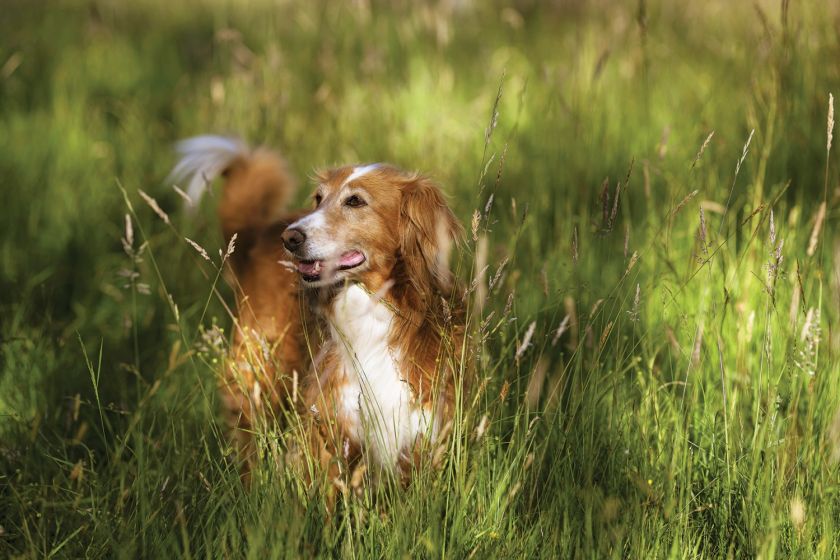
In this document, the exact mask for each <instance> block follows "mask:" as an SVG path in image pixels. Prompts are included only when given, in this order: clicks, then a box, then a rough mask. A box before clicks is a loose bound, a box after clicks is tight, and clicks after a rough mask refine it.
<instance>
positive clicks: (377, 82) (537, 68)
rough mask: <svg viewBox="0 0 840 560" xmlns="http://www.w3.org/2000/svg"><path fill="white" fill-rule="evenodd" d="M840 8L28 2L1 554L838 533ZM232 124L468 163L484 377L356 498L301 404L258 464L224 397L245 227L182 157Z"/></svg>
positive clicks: (747, 551)
mask: <svg viewBox="0 0 840 560" xmlns="http://www.w3.org/2000/svg"><path fill="white" fill-rule="evenodd" d="M837 21H840V12H838V11H837V9H836V8H835V7H833V6H829V5H821V6H816V5H815V6H810V5H800V4H798V3H794V4H791V3H788V2H783V3H782V4H781V7H780V5H779V4H778V3H772V2H758V3H755V4H750V5H747V4H744V5H735V6H733V5H732V3H727V2H717V1H713V2H706V3H700V4H696V5H695V4H690V5H683V4H681V5H679V6H678V5H677V4H672V3H667V2H649V1H648V2H638V3H634V4H627V5H621V4H615V5H614V4H611V3H604V2H594V3H583V2H557V3H541V4H537V3H530V2H524V1H523V2H514V3H512V4H502V3H501V2H490V3H472V2H459V3H450V2H441V3H435V4H415V3H406V2H391V3H376V2H356V3H351V4H347V5H342V4H337V3H331V2H326V1H324V2H320V1H319V2H310V3H300V4H296V3H287V2H281V3H268V2H266V3H256V4H254V5H250V6H248V7H243V6H241V5H238V4H233V3H230V4H228V3H224V2H209V1H199V0H193V1H190V2H184V3H163V2H160V1H159V0H143V1H142V2H136V3H133V4H124V3H118V2H112V1H110V0H96V1H93V2H88V3H79V2H72V1H67V2H59V3H52V4H49V5H47V4H45V3H34V4H32V3H24V2H12V4H11V5H10V6H9V9H7V10H6V17H5V18H0V37H2V38H3V39H2V40H0V106H2V107H3V109H2V112H0V184H2V185H3V201H4V207H3V210H2V220H0V355H1V356H2V360H0V554H2V555H4V556H12V557H42V556H68V557H79V556H93V557H112V556H120V557H137V556H143V557H170V556H188V557H191V556H203V557H218V556H222V557H228V556H237V557H239V556H248V557H266V556H271V557H301V556H336V555H340V556H347V557H389V558H390V557H394V556H409V557H415V556H423V557H442V556H446V557H476V558H478V557H488V556H501V557H523V556H527V557H532V556H534V557H536V556H541V557H551V558H555V557H558V556H559V557H570V556H574V557H596V558H600V557H679V558H682V557H686V558H688V557H691V558H694V557H703V558H706V557H724V556H725V557H728V556H733V557H745V556H749V557H752V556H761V557H763V558H772V557H825V558H834V557H836V556H837V555H838V553H840V550H838V549H840V544H838V539H837V538H836V536H835V535H836V534H837V532H838V525H840V506H838V505H837V504H838V503H840V502H838V500H837V495H838V492H840V483H838V474H840V470H838V464H837V461H838V457H840V383H838V380H840V377H838V375H840V366H838V360H837V349H838V344H840V340H838V336H837V332H838V330H837V328H836V320H837V316H838V309H840V306H839V305H838V304H840V268H838V264H837V261H838V259H837V253H838V251H840V239H838V238H837V235H836V231H835V230H836V228H835V227H834V225H835V224H834V222H835V220H836V207H837V198H838V171H837V162H836V157H832V155H833V153H832V150H833V151H834V152H836V145H835V146H832V145H831V144H832V140H831V136H832V131H833V98H832V97H831V96H830V93H831V92H833V93H837V91H840V87H838V86H840V67H838V66H837V65H836V63H835V62H834V61H836V60H838V59H840V44H838V42H837V38H836V34H835V28H836V23H837ZM201 132H236V133H240V134H241V135H242V136H243V137H245V138H247V139H249V140H252V141H259V142H265V143H267V144H269V145H273V146H276V147H279V148H280V149H281V150H282V151H283V152H284V154H285V155H286V157H287V158H288V160H289V161H290V162H291V165H292V167H293V169H294V171H295V173H296V175H297V176H299V177H302V178H304V177H307V176H308V175H310V172H311V170H312V169H313V168H316V167H322V166H325V165H330V164H334V163H346V162H356V161H391V162H394V163H395V164H397V165H400V166H402V167H404V168H408V169H421V170H423V171H425V172H429V173H431V174H432V175H434V176H435V177H436V179H438V181H439V182H440V183H441V184H443V185H444V187H445V189H446V190H447V191H448V193H449V194H450V197H451V202H452V205H453V207H454V208H455V209H456V211H457V213H458V215H459V216H460V217H461V218H462V220H463V222H464V224H465V226H466V229H467V230H468V238H469V242H468V243H467V245H466V247H464V248H463V250H462V251H461V254H460V255H459V256H458V266H457V267H458V270H459V274H460V277H461V279H462V280H463V283H464V285H465V286H467V287H468V288H469V293H468V298H467V299H468V301H469V305H470V313H471V317H472V319H471V320H470V323H469V325H470V337H469V339H468V343H467V347H468V351H469V353H470V356H471V363H472V364H473V366H472V367H474V368H475V372H474V374H475V375H476V383H475V387H474V391H472V392H471V393H470V394H469V395H465V399H464V402H463V407H462V416H461V417H460V419H459V422H458V423H457V425H456V426H455V427H454V429H455V431H456V434H455V436H454V437H453V438H452V439H451V443H450V446H449V447H447V448H446V449H443V450H441V451H440V453H439V456H440V459H441V460H442V466H441V467H440V468H439V469H428V468H426V469H422V470H421V471H420V472H419V473H418V475H417V478H416V480H415V482H414V483H413V484H412V485H411V486H410V487H409V488H407V489H406V490H404V491H403V490H401V491H393V490H388V489H387V488H386V489H384V490H382V491H381V492H377V491H374V490H372V489H370V488H368V487H366V486H365V485H363V484H355V483H354V481H353V480H352V479H351V480H350V484H349V485H347V488H346V489H342V490H345V491H344V492H343V493H342V494H341V498H340V506H339V507H338V508H337V512H336V514H335V515H333V516H329V515H327V514H326V505H325V503H324V500H323V499H322V497H321V496H320V495H319V494H318V493H314V494H310V493H307V491H306V490H305V489H304V488H302V487H300V486H298V485H296V484H295V481H294V480H293V478H291V477H290V476H288V473H286V472H285V471H283V470H282V469H278V468H277V467H276V461H277V460H278V459H279V458H280V457H281V456H282V441H283V434H282V433H279V432H278V428H277V427H276V426H272V425H270V424H269V425H267V426H265V427H264V428H263V429H261V431H260V433H259V437H260V441H261V442H262V449H263V452H264V454H265V460H264V461H263V463H262V465H261V467H260V469H259V472H258V473H257V476H256V477H255V483H254V485H253V487H252V488H251V489H250V490H246V489H245V488H243V486H242V484H241V482H240V479H239V475H238V470H237V467H236V464H235V460H234V454H233V450H232V449H231V447H230V445H229V444H228V443H227V441H226V439H225V438H224V436H223V434H222V431H223V430H222V427H221V422H220V418H219V408H218V403H217V402H216V399H217V397H216V385H217V379H218V375H219V367H220V361H221V360H222V359H223V357H224V353H225V350H226V345H227V341H228V336H229V333H230V332H231V331H230V329H231V328H232V323H231V318H230V313H229V312H228V309H227V306H228V302H229V301H230V295H231V294H230V290H229V288H228V287H227V286H226V285H225V283H224V282H223V281H222V279H221V276H220V270H221V265H222V261H223V260H224V258H225V257H224V255H225V253H226V252H227V251H228V247H226V246H223V242H222V240H221V236H220V235H219V233H218V228H217V224H216V222H215V219H214V215H213V207H214V205H215V199H213V198H212V197H211V198H210V199H209V200H207V201H206V202H205V204H204V205H203V206H202V207H201V208H200V209H199V210H198V212H196V213H187V212H185V211H184V210H182V207H183V201H182V199H181V197H180V196H179V194H178V193H177V192H176V191H175V190H173V189H172V186H171V185H167V184H165V183H164V182H163V178H164V177H166V174H167V171H168V169H169V167H170V166H171V165H172V163H173V156H172V154H171V151H170V147H171V145H172V144H173V142H174V141H175V140H177V139H178V138H182V137H185V136H188V135H191V134H195V133H201ZM835 144H836V143H835ZM302 190H303V191H306V189H302ZM301 196H303V194H302V195H301ZM164 217H165V219H164ZM202 251H203V253H202ZM436 454H437V453H436ZM356 482H358V480H357V481H356Z"/></svg>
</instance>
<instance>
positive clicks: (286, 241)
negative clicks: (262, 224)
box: [281, 228, 306, 252]
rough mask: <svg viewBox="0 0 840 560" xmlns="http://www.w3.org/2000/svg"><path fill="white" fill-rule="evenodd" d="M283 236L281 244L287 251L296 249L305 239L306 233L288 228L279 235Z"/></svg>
mask: <svg viewBox="0 0 840 560" xmlns="http://www.w3.org/2000/svg"><path fill="white" fill-rule="evenodd" d="M281 237H282V238H283V245H285V246H286V249H288V250H289V251H292V252H294V251H296V250H297V249H298V248H300V246H301V245H303V242H304V241H306V234H305V233H303V231H301V230H299V229H297V228H288V229H287V230H286V231H284V232H283V235H282V236H281Z"/></svg>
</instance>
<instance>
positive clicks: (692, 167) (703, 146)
mask: <svg viewBox="0 0 840 560" xmlns="http://www.w3.org/2000/svg"><path fill="white" fill-rule="evenodd" d="M714 135H715V131H714V130H713V131H711V132H710V133H709V135H708V136H706V139H705V140H704V141H703V145H702V146H700V151H699V152H697V155H696V156H694V161H692V162H691V169H694V166H695V165H697V162H698V161H700V158H701V157H703V152H705V151H706V147H707V146H708V145H709V142H711V141H712V136H714Z"/></svg>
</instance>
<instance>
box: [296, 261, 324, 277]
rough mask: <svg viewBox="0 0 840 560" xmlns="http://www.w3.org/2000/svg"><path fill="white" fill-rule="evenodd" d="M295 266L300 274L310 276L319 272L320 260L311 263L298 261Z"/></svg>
mask: <svg viewBox="0 0 840 560" xmlns="http://www.w3.org/2000/svg"><path fill="white" fill-rule="evenodd" d="M297 267H298V271H299V272H300V273H301V274H306V275H308V276H312V275H315V274H318V273H319V272H321V261H313V262H311V263H304V262H299V263H297Z"/></svg>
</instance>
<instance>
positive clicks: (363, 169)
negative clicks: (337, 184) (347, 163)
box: [341, 163, 379, 187]
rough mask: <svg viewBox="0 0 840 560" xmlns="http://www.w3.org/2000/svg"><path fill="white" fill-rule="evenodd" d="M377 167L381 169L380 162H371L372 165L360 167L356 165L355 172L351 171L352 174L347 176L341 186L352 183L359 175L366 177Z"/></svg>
mask: <svg viewBox="0 0 840 560" xmlns="http://www.w3.org/2000/svg"><path fill="white" fill-rule="evenodd" d="M375 169H379V164H378V163H371V164H370V165H362V166H360V167H354V168H353V172H352V173H350V175H348V176H347V178H346V179H345V180H344V182H343V183H341V186H342V187H343V186H344V185H346V184H348V183H350V181H355V180H356V179H358V178H359V177H364V176H365V175H367V174H368V173H370V172H371V171H374V170H375Z"/></svg>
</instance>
